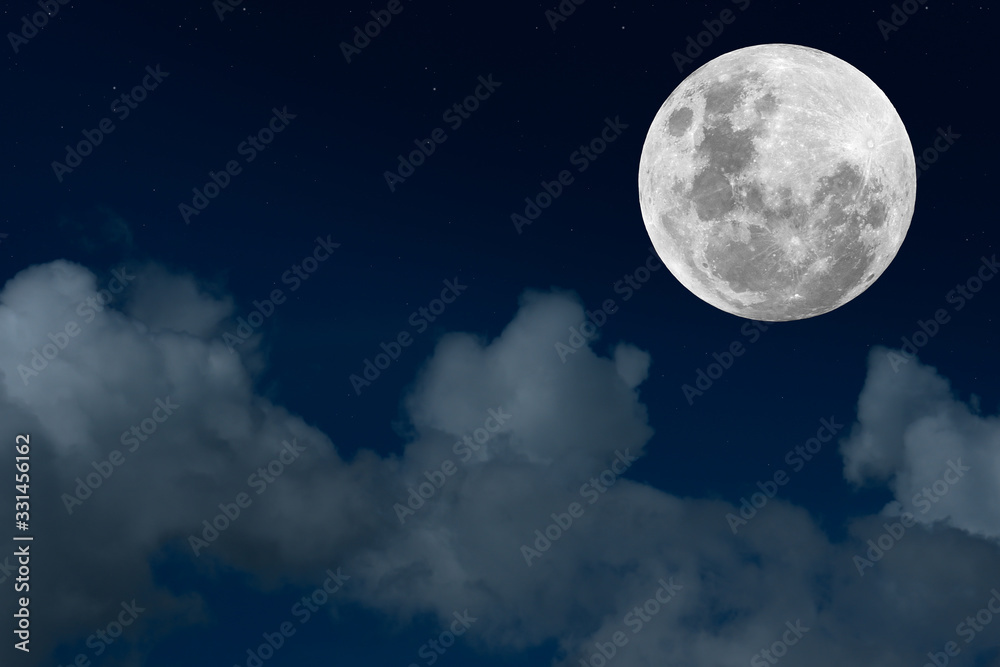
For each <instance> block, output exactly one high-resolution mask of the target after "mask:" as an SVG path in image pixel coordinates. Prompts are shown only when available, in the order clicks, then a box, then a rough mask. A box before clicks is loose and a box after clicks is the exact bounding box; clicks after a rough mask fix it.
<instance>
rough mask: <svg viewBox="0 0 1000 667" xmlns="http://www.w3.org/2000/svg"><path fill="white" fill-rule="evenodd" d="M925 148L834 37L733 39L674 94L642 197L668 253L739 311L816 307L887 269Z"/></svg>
mask: <svg viewBox="0 0 1000 667" xmlns="http://www.w3.org/2000/svg"><path fill="white" fill-rule="evenodd" d="M916 189H917V176H916V164H915V161H914V157H913V148H912V146H911V145H910V139H909V136H908V135H907V133H906V128H905V127H904V126H903V122H902V120H901V119H900V118H899V114H897V113H896V110H895V108H893V106H892V103H891V102H890V101H889V99H888V98H887V97H886V96H885V94H884V93H883V92H882V91H881V90H880V89H879V88H878V86H876V85H875V84H874V83H873V82H872V81H871V79H869V78H868V77H867V76H865V75H864V74H862V73H861V72H860V71H858V70H857V69H855V68H854V67H852V66H851V65H849V64H848V63H846V62H844V61H843V60H840V59H839V58H836V57H834V56H832V55H830V54H828V53H825V52H823V51H818V50H816V49H811V48H807V47H804V46H795V45H790V44H765V45H761V46H752V47H749V48H745V49H739V50H737V51H732V52H731V53H727V54H725V55H723V56H720V57H719V58H716V59H715V60H712V61H711V62H709V63H707V64H705V65H704V66H702V67H701V68H699V69H698V70H696V71H695V72H693V73H692V74H691V75H690V76H689V77H688V78H686V79H685V80H684V81H683V82H682V83H681V84H680V85H679V86H678V87H677V89H676V90H674V92H673V93H671V95H670V97H668V98H667V101H666V102H664V103H663V106H661V107H660V110H659V112H657V114H656V117H655V118H654V119H653V122H652V124H651V126H650V128H649V133H648V134H647V136H646V142H645V144H644V145H643V149H642V157H641V159H640V161H639V205H640V208H641V209H642V217H643V221H644V222H645V225H646V230H647V232H648V233H649V237H650V239H651V240H652V242H653V247H654V248H655V249H656V252H657V254H658V255H659V256H660V259H662V260H663V262H664V264H666V266H667V267H668V268H669V269H670V272H671V273H672V274H673V275H674V276H675V277H676V278H677V280H679V281H680V282H681V284H682V285H684V287H686V288H687V289H689V290H690V291H691V292H693V293H694V294H695V295H696V296H698V297H699V298H700V299H702V300H704V301H706V302H708V303H710V304H712V305H713V306H715V307H717V308H720V309H721V310H724V311H726V312H728V313H732V314H733V315H738V316H740V317H746V318H749V319H755V320H763V321H769V322H780V321H787V320H799V319H804V318H807V317H815V316H816V315H821V314H823V313H826V312H829V311H831V310H833V309H834V308H838V307H840V306H842V305H843V304H845V303H847V302H848V301H850V300H851V299H853V298H854V297H856V296H858V295H859V294H861V293H862V292H863V291H865V290H866V289H867V288H868V287H870V286H871V285H872V283H873V282H874V281H875V280H876V279H877V278H878V277H879V276H880V275H882V272H883V271H885V269H886V267H887V266H888V265H889V262H891V261H892V259H893V257H895V256H896V252H897V251H898V250H899V246H900V245H901V244H902V242H903V238H904V237H905V236H906V231H907V229H909V226H910V218H911V217H912V216H913V207H914V202H915V200H916Z"/></svg>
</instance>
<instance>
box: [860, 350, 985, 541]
mask: <svg viewBox="0 0 1000 667" xmlns="http://www.w3.org/2000/svg"><path fill="white" fill-rule="evenodd" d="M901 355H902V352H900V351H894V350H888V349H886V348H882V347H877V348H875V349H873V350H872V352H871V356H870V362H869V374H868V379H867V382H866V383H865V387H864V390H863V391H862V392H861V396H860V399H859V401H858V424H857V425H856V427H855V429H854V431H853V432H852V433H851V435H850V437H849V438H848V439H847V440H845V441H844V443H843V445H842V453H843V455H844V474H845V477H847V479H848V480H850V481H851V482H854V483H855V484H863V483H870V482H884V481H887V482H888V484H889V487H890V488H891V489H892V490H893V492H894V494H895V497H896V500H895V501H894V502H893V503H892V504H891V505H890V506H889V507H887V508H886V512H887V513H890V514H901V513H902V512H909V513H911V514H913V516H914V517H915V518H916V520H918V521H920V522H922V523H927V524H931V523H936V522H944V523H946V524H947V525H949V526H954V527H955V528H959V529H962V530H966V531H968V532H970V533H973V534H976V535H981V536H985V537H991V538H994V539H997V538H1000V484H998V480H1000V419H998V418H997V417H996V416H984V415H981V414H979V410H978V408H977V407H976V406H977V405H978V401H976V400H974V399H970V402H969V403H966V402H964V401H962V400H961V399H959V398H958V397H957V396H956V395H955V392H954V390H953V389H952V388H951V386H950V384H949V383H948V381H947V380H945V379H944V378H942V377H941V376H940V375H938V374H937V372H936V371H935V370H934V369H933V368H931V367H929V366H925V365H923V364H920V363H919V362H916V361H904V362H903V363H900V361H899V360H900V359H903V357H902V356H901Z"/></svg>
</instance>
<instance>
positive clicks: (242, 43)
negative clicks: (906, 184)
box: [0, 0, 1000, 667]
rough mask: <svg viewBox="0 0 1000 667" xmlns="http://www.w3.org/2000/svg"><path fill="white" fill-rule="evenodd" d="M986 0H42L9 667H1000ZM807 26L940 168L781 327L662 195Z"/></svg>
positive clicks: (24, 68)
mask: <svg viewBox="0 0 1000 667" xmlns="http://www.w3.org/2000/svg"><path fill="white" fill-rule="evenodd" d="M40 8H41V9H40ZM46 8H47V11H48V14H49V15H48V16H47V17H46V16H45V11H46ZM993 14H994V10H992V9H991V8H990V7H989V6H988V5H986V4H982V5H976V6H969V5H967V4H963V3H958V2H939V1H937V0H926V1H925V2H919V1H918V0H907V2H904V3H898V4H896V5H893V4H891V3H888V2H886V3H880V2H875V3H861V2H848V3H811V2H810V3H807V2H801V3H799V2H795V3H792V2H781V3H776V6H773V5H771V4H768V3H764V2H762V1H761V0H732V1H730V0H718V1H716V2H710V3H692V2H664V3H637V4H636V5H634V6H633V5H629V4H622V3H617V4H614V3H600V2H597V1H596V0H590V1H589V2H582V0H580V2H579V4H576V3H575V2H572V1H571V0H564V1H563V2H561V3H557V2H556V0H553V1H552V2H551V3H541V4H539V3H522V4H516V3H515V4H511V5H508V4H503V3H500V4H498V3H487V4H482V3H478V4H477V3H470V4H465V5H463V4H454V3H443V2H437V3H426V2H411V1H410V0H391V1H389V2H376V3H353V4H352V3H351V2H346V3H287V4H283V3H269V4H264V3H258V2H253V1H252V0H243V1H242V2H236V1H235V0H216V1H215V2H214V3H213V2H209V1H207V0H206V1H204V2H199V3H187V2H172V3H156V4H147V3H140V4H134V3H130V4H126V3H97V2H77V1H71V2H69V3H68V4H62V3H61V2H60V1H59V0H41V1H40V2H38V1H35V2H29V1H26V0H18V1H17V2H13V3H7V4H5V5H4V9H3V14H2V22H0V24H2V26H3V29H4V30H3V31H4V33H6V38H5V41H6V45H5V46H4V47H3V48H6V49H8V50H7V54H6V63H7V64H6V68H5V73H4V82H5V86H4V88H5V93H6V95H5V98H4V100H5V102H4V103H3V104H2V105H0V108H2V115H3V121H4V122H3V124H2V129H0V142H2V143H0V147H2V151H3V156H4V159H3V160H2V161H0V164H2V166H3V174H2V183H3V186H2V193H3V196H2V203H3V206H2V210H0V258H2V260H3V262H2V271H3V276H2V280H3V284H2V285H0V442H3V445H4V449H3V451H4V452H5V457H6V459H5V462H4V463H3V466H4V467H5V470H7V472H5V473H3V475H0V480H6V481H3V482H2V483H3V484H5V485H6V487H3V488H0V494H2V495H3V496H4V497H7V498H9V499H10V500H9V502H8V503H7V504H6V505H5V506H4V511H5V512H9V514H8V515H7V518H6V519H5V520H6V521H9V523H8V524H7V525H9V526H10V529H9V530H5V531H2V532H0V538H3V537H5V536H7V535H9V536H11V537H15V536H25V535H28V536H32V537H33V540H32V541H30V542H27V541H14V540H11V542H10V543H9V544H10V546H9V547H3V548H2V549H0V591H2V594H0V601H2V604H0V611H2V614H0V615H2V617H3V618H4V619H5V620H4V622H3V627H2V632H0V637H4V640H3V649H2V653H0V655H3V656H4V658H3V660H2V664H3V665H63V666H67V667H68V666H69V665H79V666H80V667H86V666H87V665H116V666H117V665H121V666H126V667H131V666H138V665H142V666H145V667H160V666H168V665H169V666H174V665H189V666H190V667H202V666H207V665H219V666H226V667H228V666H230V665H240V666H246V667H253V666H255V665H256V666H257V667H260V666H261V665H267V666H268V667H273V666H281V665H295V666H299V665H314V664H315V665H320V664H322V665H326V664H330V665H343V666H349V665H399V666H400V667H407V666H410V665H418V666H423V665H432V664H437V665H442V666H444V665H481V666H483V667H501V666H508V665H526V666H535V665H538V666H547V665H553V666H558V667H570V666H576V665H591V666H592V667H603V666H604V665H605V664H607V665H612V666H627V667H639V666H647V665H648V666H655V667H664V666H668V665H678V666H691V667H716V666H725V667H728V666H730V665H733V666H735V665H751V666H752V667H756V666H759V665H773V664H777V663H778V662H780V663H781V664H786V665H803V666H809V667H833V666H834V665H838V666H839V665H846V664H859V665H870V666H873V667H874V666H876V665H877V666H879V667H897V666H899V667H904V666H913V667H918V666H920V665H923V664H931V665H937V667H942V666H943V665H944V664H950V665H961V666H969V667H998V666H1000V592H998V591H1000V484H998V482H1000V419H998V417H997V415H998V414H1000V385H998V382H997V375H998V372H1000V346H998V345H997V335H996V326H997V320H996V313H997V308H998V306H1000V280H995V281H994V280H992V278H993V277H995V274H996V273H997V272H1000V266H998V265H997V263H996V262H997V260H996V256H997V253H998V251H1000V248H998V242H997V241H998V236H997V232H996V216H997V212H996V206H995V202H994V200H995V193H996V187H995V185H994V183H993V181H994V180H995V179H994V170H992V168H991V167H990V166H989V165H990V164H992V163H993V161H994V160H995V155H996V147H997V142H996V139H997V133H996V123H997V120H996V114H995V113H994V107H995V104H994V102H993V100H994V96H993V94H992V91H993V85H994V83H995V81H996V71H995V70H996V64H997V56H996V46H995V35H994V32H995V31H994V30H993V27H994V25H995V24H993V22H992V20H993V18H994V16H993ZM33 17H34V18H33ZM720 17H723V18H726V19H727V20H726V21H725V22H724V21H723V20H721V18H720ZM32 21H34V23H32ZM379 21H381V22H382V25H379V23H378V22H379ZM38 26H40V27H38ZM366 30H368V34H365V31H366ZM716 33H717V34H716ZM699 40H700V41H701V45H699ZM771 43H785V44H797V45H803V46H808V47H812V48H815V49H819V50H822V51H825V52H827V53H830V54H832V55H834V56H836V57H838V58H840V59H843V60H845V61H846V62H848V63H850V64H851V65H853V66H854V67H856V68H858V69H859V70H860V71H861V72H863V73H864V74H866V75H867V76H868V77H869V78H871V80H872V81H874V82H875V84H877V85H878V87H879V88H881V89H882V91H884V92H885V94H886V95H887V97H888V98H889V100H890V101H891V102H892V104H893V105H894V107H895V108H896V110H897V112H898V113H899V116H900V118H901V119H902V121H903V123H904V124H905V127H906V130H907V133H908V134H909V138H910V142H911V144H912V149H913V152H914V154H915V157H916V159H917V165H918V166H917V171H918V181H917V197H916V206H915V211H914V214H913V218H912V221H911V223H910V227H909V231H908V233H907V235H906V238H905V240H904V242H903V244H902V246H901V247H900V249H899V252H898V254H897V256H896V258H895V259H894V260H893V261H892V263H891V264H890V265H889V267H888V269H887V270H886V271H885V273H884V274H882V276H881V277H879V278H878V279H877V280H876V281H875V282H874V284H872V286H871V287H870V288H869V289H867V290H866V291H865V292H863V293H862V294H861V295H860V296H858V297H857V298H855V299H854V300H852V301H850V302H849V303H847V304H846V305H843V306H842V307H840V308H838V309H836V310H833V311H831V312H829V313H826V314H823V315H820V316H818V317H813V318H809V319H805V320H800V321H793V322H758V323H755V322H753V321H750V320H746V319H742V318H740V317H737V316H735V315H732V314H729V313H727V312H723V311H722V310H719V309H717V308H715V307H713V306H711V305H709V304H708V303H706V302H704V301H702V300H700V299H699V298H698V297H696V296H695V295H694V294H692V293H691V292H689V291H688V290H687V289H685V288H684V287H683V286H682V285H681V284H680V283H679V282H678V280H677V279H676V278H674V277H673V276H672V275H671V274H670V272H669V271H668V270H667V269H666V268H664V267H663V265H662V264H660V263H659V261H658V259H657V257H656V255H655V252H654V251H653V250H652V244H651V241H650V238H649V236H648V234H647V232H646V228H645V226H644V224H643V219H642V215H641V213H640V209H639V198H638V189H637V176H638V164H639V158H640V154H641V152H642V147H643V143H644V141H645V138H646V133H647V131H648V129H649V126H650V123H651V122H652V120H653V117H654V116H655V114H656V112H657V110H658V109H659V108H660V106H661V105H662V104H663V102H664V100H666V98H667V97H668V96H669V95H670V93H671V91H673V90H674V88H676V87H677V86H678V85H679V84H680V83H681V81H683V80H684V79H685V78H686V77H687V76H688V75H689V74H691V73H692V72H693V71H695V70H696V69H697V68H698V67H701V66H702V65H704V64H706V63H707V62H709V61H710V60H712V59H714V58H716V57H718V56H721V55H723V54H725V53H728V52H730V51H734V50H736V49H740V48H744V47H748V46H753V45H758V44H771ZM602 137H603V139H602V141H600V142H598V143H596V144H595V143H594V140H595V139H598V138H602ZM595 146H596V147H597V148H599V149H600V150H595V148H594V147H595ZM414 163H416V164H414ZM540 193H544V194H546V195H547V196H545V197H541V198H539V195H540ZM526 200H527V201H526ZM532 201H535V202H539V203H542V202H544V203H545V206H544V207H540V208H539V209H537V210H535V209H532V208H531V206H532ZM526 209H528V210H526ZM529 218H531V219H529ZM611 301H613V305H612V307H610V308H607V309H605V304H607V303H609V302H611ZM588 313H590V314H589V315H588ZM588 318H589V320H590V321H591V322H594V323H596V324H599V325H600V326H598V327H596V332H597V333H596V334H595V335H593V336H590V337H586V339H584V338H581V337H580V336H582V334H579V333H578V332H579V331H580V328H581V324H582V323H584V322H585V321H588ZM587 329H588V331H591V330H592V329H593V328H591V327H589V326H588V327H587ZM737 343H738V344H739V345H736V348H737V349H740V350H741V353H740V354H739V355H738V356H734V357H727V353H728V351H729V350H731V349H733V348H734V345H735V344H737ZM913 351H915V352H916V354H915V355H914V354H912V352H913ZM723 360H724V362H723ZM713 364H716V365H715V366H713ZM723 366H724V368H723ZM710 375H712V376H714V377H709V376H710ZM685 386H687V388H686V389H685ZM692 387H694V388H695V389H697V390H698V391H697V392H694V391H693V390H692V389H691V388H692ZM18 435H28V436H29V437H30V447H28V448H25V451H21V450H18V449H17V447H18V446H19V445H20V444H21V443H22V442H23V440H16V438H17V436H18ZM25 452H28V453H27V454H25ZM21 454H25V455H26V456H27V457H28V459H29V466H27V467H26V468H27V471H28V473H29V475H30V489H29V493H28V494H27V495H29V497H30V500H29V501H28V502H29V504H30V509H29V510H28V512H29V513H30V519H29V526H30V527H29V528H28V529H27V530H20V529H18V528H17V527H16V523H15V516H14V514H15V512H16V511H19V509H23V508H15V501H16V499H14V496H15V495H18V494H21V493H23V491H19V490H17V489H16V488H15V483H16V481H18V480H17V479H16V478H15V475H16V474H20V473H23V472H25V470H24V469H16V470H12V468H15V465H17V463H18V461H16V460H15V457H16V456H18V455H21ZM11 473H14V474H11ZM755 505H756V507H755ZM237 512H238V514H237ZM227 514H228V516H227ZM213 523H214V527H213ZM536 531H537V532H536ZM880 540H881V541H880ZM24 545H30V563H29V564H28V567H29V568H30V576H29V577H26V578H25V582H22V583H26V584H28V586H30V589H29V590H23V589H16V588H15V587H16V586H18V585H19V584H18V582H17V577H18V574H17V557H16V556H15V555H14V554H15V553H16V550H17V549H18V548H22V547H23V546H24ZM880 545H881V546H880ZM887 546H888V548H886V547H887ZM5 559H6V560H5ZM324 586H325V589H324ZM331 591H332V592H331ZM24 596H30V604H29V605H28V609H29V610H30V644H28V646H30V652H24V651H21V650H16V649H15V647H14V644H15V643H16V642H17V641H19V639H18V637H17V635H16V634H15V633H14V630H16V629H17V627H18V626H17V623H18V619H17V618H15V617H14V616H13V614H14V613H15V612H16V611H17V610H18V609H19V608H21V607H22V603H20V602H19V598H22V597H24ZM320 600H322V602H320ZM654 609H655V611H653V610H654ZM977 615H978V616H977ZM994 617H996V618H994ZM977 619H978V620H977ZM987 619H989V620H987ZM119 623H121V625H119ZM282 628H284V631H285V634H284V635H282ZM976 628H978V629H976ZM268 642H270V645H269V644H268ZM262 646H263V648H261V647H262ZM271 646H276V648H270V647H271Z"/></svg>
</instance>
